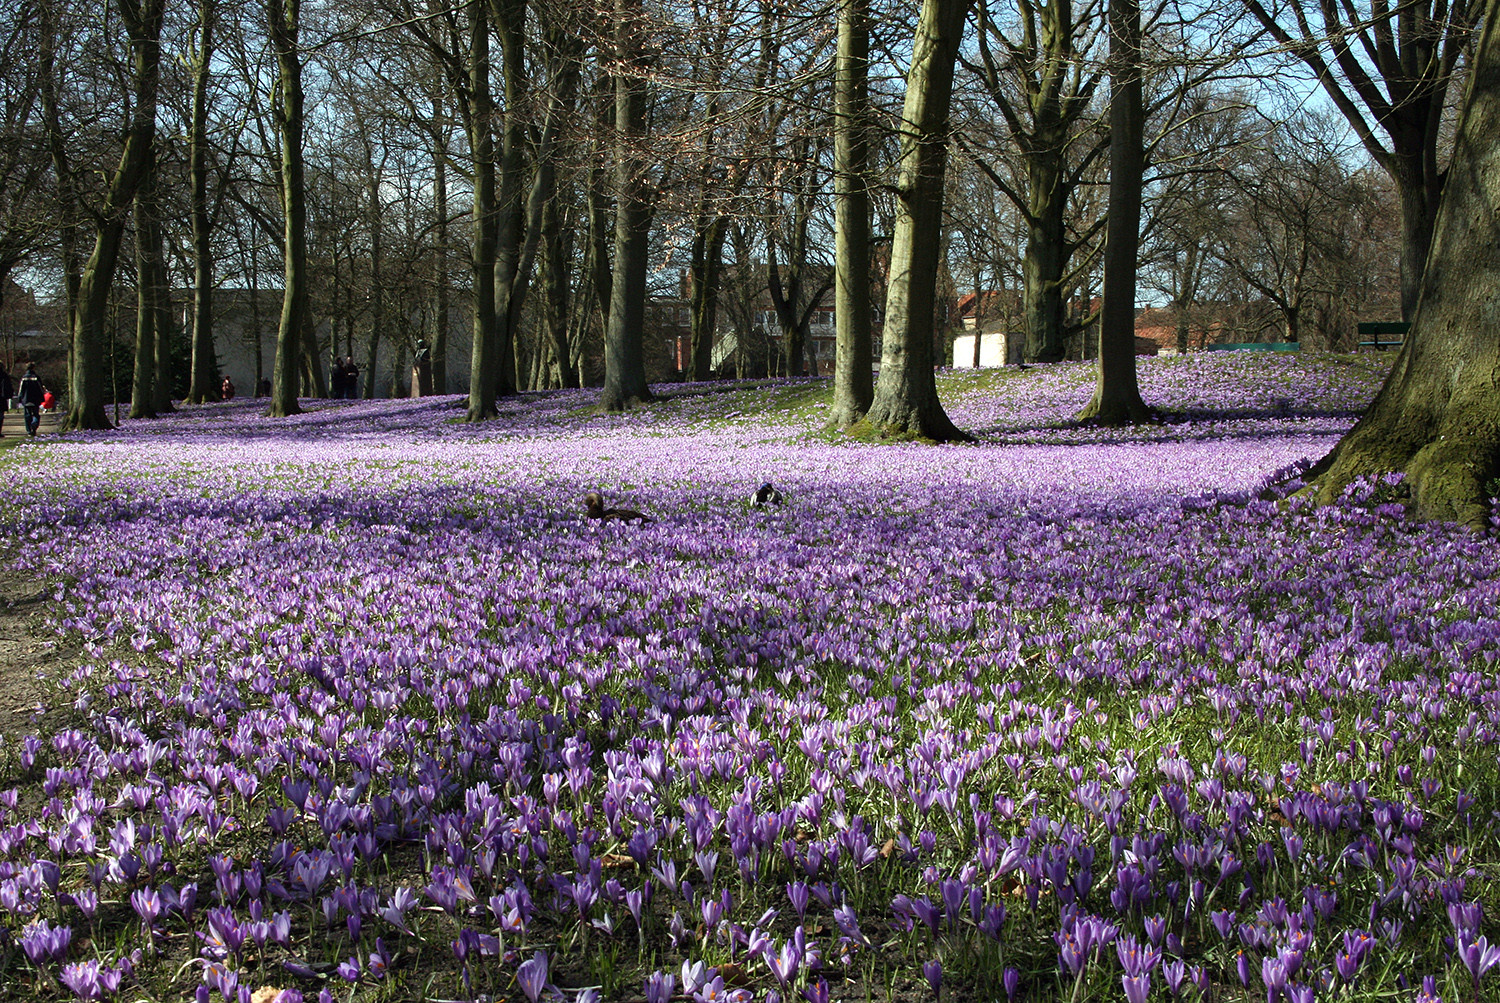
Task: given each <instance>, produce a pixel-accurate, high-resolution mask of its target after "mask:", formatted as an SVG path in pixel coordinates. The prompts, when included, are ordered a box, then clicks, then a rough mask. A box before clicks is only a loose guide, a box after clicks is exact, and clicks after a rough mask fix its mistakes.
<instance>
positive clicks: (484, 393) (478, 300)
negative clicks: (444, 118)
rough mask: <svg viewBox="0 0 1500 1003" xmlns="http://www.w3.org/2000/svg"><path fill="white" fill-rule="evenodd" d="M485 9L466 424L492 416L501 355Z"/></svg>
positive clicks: (474, 15) (473, 36)
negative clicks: (497, 370) (497, 366)
mask: <svg viewBox="0 0 1500 1003" xmlns="http://www.w3.org/2000/svg"><path fill="white" fill-rule="evenodd" d="M487 11H488V7H487V5H486V3H485V2H484V0H473V3H472V4H471V5H470V18H471V20H470V29H469V108H468V113H467V114H466V115H465V116H464V119H465V124H466V126H467V129H468V133H469V150H470V153H471V155H472V156H473V158H474V242H473V266H474V268H473V270H474V339H473V346H472V349H471V351H470V354H469V408H468V420H469V421H483V420H484V419H486V418H491V417H493V416H494V415H495V383H494V379H493V373H494V370H495V367H496V360H497V359H498V358H499V357H500V352H499V345H498V344H497V343H496V342H497V340H498V338H497V335H496V331H495V247H496V238H497V234H496V230H497V216H496V213H495V143H494V139H493V138H492V137H493V136H494V131H493V129H492V128H491V123H490V120H491V119H492V118H493V117H494V103H493V100H492V98H491V96H490V48H489V37H490V30H489V17H488V14H487Z"/></svg>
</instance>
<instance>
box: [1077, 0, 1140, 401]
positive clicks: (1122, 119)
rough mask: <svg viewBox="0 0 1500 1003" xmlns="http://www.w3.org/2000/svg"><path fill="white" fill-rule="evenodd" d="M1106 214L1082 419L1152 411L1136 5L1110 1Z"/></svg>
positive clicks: (1131, 1)
mask: <svg viewBox="0 0 1500 1003" xmlns="http://www.w3.org/2000/svg"><path fill="white" fill-rule="evenodd" d="M1109 32H1110V38H1109V49H1110V61H1111V68H1110V91H1111V100H1110V106H1109V222H1108V224H1107V226H1108V229H1107V231H1106V235H1105V245H1104V302H1103V304H1102V305H1101V306H1100V308H1099V363H1098V373H1099V379H1098V382H1097V384H1096V385H1095V388H1094V399H1093V400H1092V401H1090V402H1089V405H1088V406H1087V407H1085V408H1084V409H1083V410H1082V411H1081V412H1079V415H1078V418H1079V420H1080V421H1089V422H1092V423H1094V424H1098V425H1129V424H1134V423H1136V422H1141V421H1149V420H1151V418H1152V412H1151V409H1150V408H1148V407H1146V405H1145V403H1144V402H1143V401H1142V400H1141V391H1140V387H1139V385H1138V384H1137V382H1136V369H1135V269H1136V253H1137V251H1138V249H1139V244H1140V226H1141V189H1142V179H1143V177H1144V176H1145V153H1144V146H1143V141H1144V134H1145V114H1144V112H1143V110H1142V105H1141V57H1140V46H1141V8H1140V4H1139V2H1138V0H1111V2H1110V5H1109Z"/></svg>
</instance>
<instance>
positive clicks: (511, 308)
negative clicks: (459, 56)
mask: <svg viewBox="0 0 1500 1003" xmlns="http://www.w3.org/2000/svg"><path fill="white" fill-rule="evenodd" d="M489 2H490V20H491V21H492V22H493V24H494V26H495V30H496V31H497V32H498V33H499V36H500V52H501V59H502V61H503V63H504V65H503V67H502V79H503V80H504V86H505V115H504V120H503V121H504V125H503V132H502V135H501V138H500V173H499V177H498V178H497V180H496V187H497V196H496V197H497V203H496V206H495V209H496V234H495V352H494V354H493V355H492V357H491V358H490V363H491V370H490V371H489V372H488V373H486V374H484V375H485V379H486V380H487V381H488V382H489V387H488V390H489V393H490V394H491V395H492V397H511V396H514V395H515V393H516V389H517V385H518V381H517V377H518V373H517V369H516V338H517V336H518V334H519V333H520V326H521V325H520V320H521V307H522V304H523V301H524V299H525V285H526V282H527V275H526V269H525V267H524V263H523V249H524V245H525V243H526V241H527V226H526V223H527V219H526V211H525V210H526V205H525V201H526V200H525V198H524V196H525V193H526V179H525V177H524V173H525V170H526V125H525V118H524V116H523V115H522V114H521V106H522V104H523V103H524V101H525V100H526V90H527V86H526V67H525V62H524V48H523V41H524V36H525V29H526V3H525V2H524V0H489Z"/></svg>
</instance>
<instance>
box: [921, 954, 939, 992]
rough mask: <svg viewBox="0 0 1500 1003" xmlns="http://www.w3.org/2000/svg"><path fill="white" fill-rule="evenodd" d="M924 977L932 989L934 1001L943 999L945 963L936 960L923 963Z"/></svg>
mask: <svg viewBox="0 0 1500 1003" xmlns="http://www.w3.org/2000/svg"><path fill="white" fill-rule="evenodd" d="M922 977H923V978H925V979H926V980H927V984H928V985H929V986H931V987H932V995H933V998H934V999H941V998H942V995H943V963H942V962H941V961H938V960H936V959H934V960H932V961H924V962H923V963H922Z"/></svg>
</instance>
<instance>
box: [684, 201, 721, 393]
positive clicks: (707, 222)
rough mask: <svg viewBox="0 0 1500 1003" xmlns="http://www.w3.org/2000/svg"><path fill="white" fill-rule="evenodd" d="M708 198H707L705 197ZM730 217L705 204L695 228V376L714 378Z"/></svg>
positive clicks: (692, 294)
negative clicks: (716, 333) (725, 216)
mask: <svg viewBox="0 0 1500 1003" xmlns="http://www.w3.org/2000/svg"><path fill="white" fill-rule="evenodd" d="M705 201H706V200H705ZM728 234H729V221H728V220H727V219H725V218H724V217H723V216H721V215H719V213H718V212H717V211H716V210H714V209H712V208H708V207H705V208H703V209H702V210H701V211H700V213H699V215H698V222H697V225H696V226H695V227H694V228H693V252H692V264H691V272H692V276H693V288H692V292H691V307H692V312H693V368H692V374H693V379H695V380H698V381H699V382H702V381H704V380H711V379H713V375H714V373H713V353H714V331H715V330H716V329H717V328H718V326H719V280H720V277H721V276H722V274H723V271H724V238H725V237H727V236H728Z"/></svg>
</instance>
